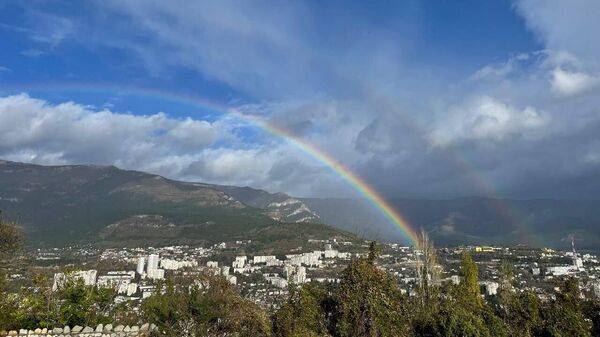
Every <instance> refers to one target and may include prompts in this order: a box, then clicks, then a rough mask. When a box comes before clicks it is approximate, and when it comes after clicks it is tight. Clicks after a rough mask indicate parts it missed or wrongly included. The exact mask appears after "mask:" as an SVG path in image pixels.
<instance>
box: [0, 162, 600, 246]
mask: <svg viewBox="0 0 600 337" xmlns="http://www.w3.org/2000/svg"><path fill="white" fill-rule="evenodd" d="M389 201H390V203H391V204H393V206H394V207H395V208H396V209H397V210H398V211H399V212H400V213H401V214H402V215H403V217H404V218H405V219H406V221H407V222H408V223H409V224H410V225H411V226H412V227H413V229H415V230H419V229H421V228H422V229H424V230H426V231H427V232H428V233H429V234H430V236H431V237H432V238H433V239H434V241H435V242H436V244H437V245H441V246H443V245H457V244H519V243H522V244H527V245H534V246H555V247H564V246H567V245H569V244H570V240H569V239H568V238H569V237H570V236H574V237H575V239H576V243H577V245H578V246H579V247H582V248H597V247H600V221H599V219H600V201H597V200H551V199H535V200H517V199H498V198H480V197H471V198H456V199H447V200H425V199H391V200H389ZM0 210H2V211H3V216H4V217H5V218H8V219H11V220H15V221H18V222H19V223H21V224H22V225H23V227H24V229H25V231H26V234H27V236H28V238H30V241H31V242H32V243H33V245H36V244H46V245H58V244H72V243H78V242H97V243H107V244H148V243H152V244H169V243H173V242H179V243H194V242H217V241H219V240H243V239H250V238H252V239H261V238H270V239H269V240H275V239H276V238H281V239H283V238H286V240H287V239H292V238H298V237H302V238H306V237H307V236H306V235H309V236H310V237H313V236H314V237H317V236H332V235H340V236H345V237H350V236H351V235H350V234H349V232H353V233H355V234H357V235H358V236H361V237H363V238H366V239H377V240H385V241H403V242H406V239H405V237H404V236H403V233H402V232H401V231H400V230H399V229H398V228H395V227H394V226H392V225H390V224H389V222H388V221H386V220H385V219H383V218H382V216H381V215H380V214H379V213H378V212H377V211H376V210H375V209H374V208H372V207H371V206H369V205H368V204H367V203H365V202H364V201H362V200H359V199H343V198H339V199H335V198H295V197H292V196H289V195H287V194H284V193H270V192H267V191H264V190H260V189H255V188H251V187H236V186H223V185H214V184H205V183H196V182H182V181H176V180H171V179H167V178H164V177H161V176H158V175H154V174H149V173H143V172H138V171H129V170H122V169H119V168H116V167H114V166H93V165H63V166H41V165H34V164H25V163H17V162H11V161H1V160H0ZM323 224H327V225H330V226H333V227H335V228H337V229H333V228H331V227H328V226H326V225H323ZM283 229H285V230H283ZM274 233H277V234H276V235H275V234H274ZM273 235H275V236H273Z"/></svg>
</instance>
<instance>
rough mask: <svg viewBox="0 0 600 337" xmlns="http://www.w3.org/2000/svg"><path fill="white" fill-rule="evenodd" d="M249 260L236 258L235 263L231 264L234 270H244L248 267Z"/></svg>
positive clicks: (242, 257)
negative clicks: (245, 266)
mask: <svg viewBox="0 0 600 337" xmlns="http://www.w3.org/2000/svg"><path fill="white" fill-rule="evenodd" d="M247 260H248V257H247V256H236V257H235V261H233V263H232V264H231V266H232V267H233V268H244V265H246V261H247Z"/></svg>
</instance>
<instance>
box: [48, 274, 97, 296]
mask: <svg viewBox="0 0 600 337" xmlns="http://www.w3.org/2000/svg"><path fill="white" fill-rule="evenodd" d="M97 275H98V271H97V270H95V269H90V270H80V271H76V272H72V273H69V274H67V275H65V274H64V273H56V274H54V282H53V283H52V290H53V291H56V290H57V289H58V288H60V287H62V286H63V285H65V283H66V282H67V281H68V280H75V281H77V280H82V281H83V284H84V285H86V286H93V285H95V284H96V277H97Z"/></svg>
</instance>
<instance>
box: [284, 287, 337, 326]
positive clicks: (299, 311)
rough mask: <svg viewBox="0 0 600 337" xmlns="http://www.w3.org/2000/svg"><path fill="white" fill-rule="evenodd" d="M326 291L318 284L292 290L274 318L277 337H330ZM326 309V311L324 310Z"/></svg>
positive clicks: (292, 288)
mask: <svg viewBox="0 0 600 337" xmlns="http://www.w3.org/2000/svg"><path fill="white" fill-rule="evenodd" d="M329 300H330V299H329V298H328V295H327V293H326V292H325V290H324V289H323V288H322V287H320V286H318V285H316V284H305V285H303V286H301V287H298V288H296V287H294V286H292V287H291V288H290V293H289V296H288V299H287V301H286V302H285V303H284V304H283V305H282V306H281V309H279V310H278V311H277V312H276V313H275V315H274V316H273V334H274V335H275V336H277V337H304V336H308V337H317V336H329V332H328V324H327V313H326V311H325V310H326V308H327V306H326V305H325V304H326V303H327V302H329ZM324 307H325V309H324Z"/></svg>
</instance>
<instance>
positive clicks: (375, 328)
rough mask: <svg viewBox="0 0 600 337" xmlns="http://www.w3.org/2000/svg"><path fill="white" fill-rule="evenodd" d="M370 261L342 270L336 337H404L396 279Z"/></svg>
mask: <svg viewBox="0 0 600 337" xmlns="http://www.w3.org/2000/svg"><path fill="white" fill-rule="evenodd" d="M372 248H373V247H372ZM371 251H373V249H371ZM374 262H375V261H374V260H373V259H371V258H367V259H364V258H361V259H356V260H353V261H351V262H350V265H349V266H348V267H347V268H346V269H345V270H344V271H343V273H342V278H341V282H340V286H339V289H338V290H337V292H336V295H335V296H336V300H337V303H338V306H337V312H336V331H335V332H336V335H339V336H356V337H362V336H364V337H371V336H406V335H408V332H409V330H410V329H409V324H408V317H407V313H406V312H405V310H406V300H405V297H404V296H403V295H402V294H401V291H400V288H399V287H398V284H397V281H396V279H395V278H394V277H393V276H392V275H390V274H388V273H386V272H385V271H383V270H381V269H379V268H378V267H377V266H375V264H374Z"/></svg>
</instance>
